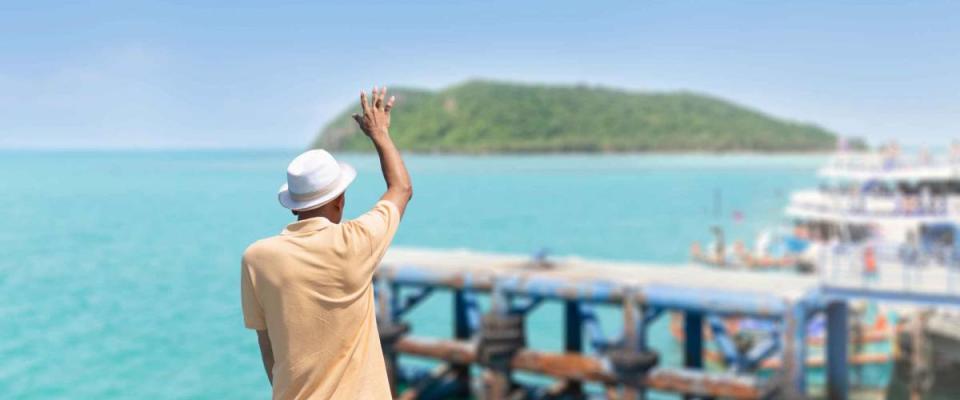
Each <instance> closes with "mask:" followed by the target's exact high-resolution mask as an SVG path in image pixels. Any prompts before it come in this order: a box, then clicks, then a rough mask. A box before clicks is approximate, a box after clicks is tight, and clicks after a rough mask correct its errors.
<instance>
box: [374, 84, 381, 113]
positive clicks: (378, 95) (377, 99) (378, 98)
mask: <svg viewBox="0 0 960 400" xmlns="http://www.w3.org/2000/svg"><path fill="white" fill-rule="evenodd" d="M373 107H374V108H376V109H378V110H382V109H383V95H382V92H381V91H379V90H377V87H376V86H374V87H373Z"/></svg>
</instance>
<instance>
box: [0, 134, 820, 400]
mask: <svg viewBox="0 0 960 400" xmlns="http://www.w3.org/2000/svg"><path fill="white" fill-rule="evenodd" d="M295 155H296V151H275V152H241V151H217V152H65V153H57V152H0V185H2V187H3V189H2V191H0V221H2V222H0V332H3V338H2V339H0V393H3V394H2V395H0V397H3V398H16V399H46V398H74V399H83V398H151V399H179V398H192V399H226V398H229V399H244V398H250V399H264V398H268V397H269V388H268V384H267V382H266V379H265V378H264V375H263V371H262V368H261V366H260V360H259V355H258V352H257V347H256V341H255V335H254V334H252V333H251V332H249V331H246V330H244V329H243V327H242V321H241V316H240V309H239V304H238V302H239V293H238V291H239V289H238V287H239V286H238V284H239V258H240V254H241V253H242V251H243V249H244V248H245V247H246V245H247V244H249V243H250V242H252V241H253V240H255V239H257V238H260V237H263V236H267V235H272V234H275V233H277V232H279V231H280V229H282V228H283V226H284V225H285V224H286V223H287V222H288V221H290V220H291V215H290V214H289V213H288V212H286V211H284V210H283V209H281V208H280V206H279V205H278V204H277V201H276V190H277V188H278V187H279V186H280V184H281V183H282V181H283V179H284V168H285V166H286V163H287V162H288V161H289V159H291V158H292V157H293V156H295ZM346 159H347V160H348V161H349V162H352V163H353V164H354V165H356V166H357V169H358V171H359V173H360V175H359V178H358V179H357V181H356V183H355V184H354V185H353V186H352V187H351V189H350V190H349V191H348V193H347V214H348V216H356V215H358V214H360V213H361V212H363V211H364V210H365V207H369V206H370V205H372V204H373V202H374V201H375V200H376V198H377V197H378V196H379V195H380V192H381V191H382V189H383V187H384V185H383V182H382V180H381V178H380V176H379V167H378V165H377V164H376V159H375V158H374V157H371V156H348V157H346ZM822 161H823V160H822V158H819V157H806V156H796V157H793V156H790V157H787V156H778V157H767V156H725V157H716V156H636V155H624V156H536V157H531V156H504V157H459V156H417V157H409V158H408V165H409V167H410V168H411V173H412V175H413V178H414V186H415V188H416V189H415V190H416V195H415V198H414V200H413V202H412V203H411V206H410V208H409V209H408V214H407V216H406V217H405V219H404V222H403V224H402V225H401V228H400V233H399V234H398V235H397V238H396V242H395V243H396V244H398V245H408V246H424V247H443V248H460V247H463V248H473V249H481V250H490V251H505V252H519V253H532V252H534V251H536V250H538V249H541V248H547V249H550V251H551V253H553V254H576V255H580V256H585V257H594V258H606V259H622V260H645V261H654V262H663V263H670V262H680V261H684V260H685V259H686V253H687V249H688V246H689V243H690V242H691V241H693V240H704V239H708V233H707V227H708V226H709V225H711V224H715V223H723V224H724V225H726V226H727V229H728V231H729V232H731V233H730V236H733V237H746V236H747V235H748V233H750V232H755V231H756V230H758V229H759V228H760V227H762V226H765V225H769V224H772V223H777V222H779V221H781V217H780V212H781V209H782V207H783V205H784V203H785V201H786V196H788V194H789V191H791V190H793V189H796V188H800V187H804V186H810V185H813V184H815V182H816V180H815V177H814V171H815V169H816V167H817V166H818V165H819V164H820V163H821V162H822ZM718 193H719V196H718ZM717 197H719V198H720V200H721V201H720V203H721V206H720V212H719V213H717V212H716V209H717V207H716V201H715V198H717ZM737 211H739V212H740V213H742V215H743V219H742V220H741V221H740V222H735V221H734V219H733V218H732V217H731V215H732V214H733V213H735V212H737ZM718 214H719V215H718ZM445 304H447V302H445V301H444V299H443V298H442V296H441V297H437V298H436V299H433V300H432V301H430V302H428V303H427V304H425V305H423V308H422V309H419V310H417V311H416V312H415V313H414V315H413V318H414V319H415V331H416V332H417V333H418V334H425V335H446V334H448V333H449V330H450V329H449V326H448V324H449V322H448V321H446V320H443V319H441V318H438V317H437V316H436V315H441V313H442V311H443V310H442V308H444V305H445ZM428 314H430V315H431V316H432V317H431V318H427V315H428ZM443 315H445V314H443ZM558 321H559V308H558V307H553V306H545V307H544V308H542V309H540V310H538V311H537V312H536V313H535V314H534V315H533V316H532V320H531V321H530V329H531V334H532V335H533V337H532V338H531V340H532V342H533V343H534V344H536V345H539V346H542V347H546V348H558V347H559V343H560V338H559V337H556V332H557V329H556V326H557V325H556V323H557V322H558ZM614 329H617V327H615V326H611V327H610V328H609V330H610V331H613V330H614ZM653 340H654V342H655V344H656V346H657V347H658V348H661V349H662V350H664V351H666V352H668V353H669V347H670V346H671V345H672V342H671V341H670V340H668V339H667V338H666V337H665V335H664V334H663V333H658V334H655V335H654V338H653ZM675 359H676V358H675V356H668V361H669V362H674V361H675Z"/></svg>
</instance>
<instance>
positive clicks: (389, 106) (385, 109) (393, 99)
mask: <svg viewBox="0 0 960 400" xmlns="http://www.w3.org/2000/svg"><path fill="white" fill-rule="evenodd" d="M396 101H397V98H396V97H395V96H390V100H387V105H386V106H383V111H386V112H390V109H391V108H393V103H395V102H396Z"/></svg>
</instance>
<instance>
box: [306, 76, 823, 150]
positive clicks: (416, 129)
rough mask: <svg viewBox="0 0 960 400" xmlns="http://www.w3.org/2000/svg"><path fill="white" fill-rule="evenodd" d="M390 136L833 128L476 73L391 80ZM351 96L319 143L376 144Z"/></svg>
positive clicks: (543, 146)
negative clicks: (427, 84) (420, 83)
mask: <svg viewBox="0 0 960 400" xmlns="http://www.w3.org/2000/svg"><path fill="white" fill-rule="evenodd" d="M391 92H392V94H394V95H396V96H397V106H396V108H395V109H394V111H393V116H392V127H391V130H390V132H391V136H392V137H393V138H394V141H395V142H396V143H397V145H398V146H399V147H400V148H401V149H404V150H413V151H420V152H455V153H487V152H565V151H571V152H573V151H577V152H626V151H638V152H642V151H662V152H682V151H711V152H712V151H718V152H719V151H758V152H779V151H815V150H829V149H831V148H833V146H834V141H835V135H834V134H833V133H831V132H829V131H826V130H824V129H822V128H820V127H817V126H815V125H812V124H806V123H798V122H793V121H787V120H783V119H779V118H774V117H772V116H769V115H766V114H764V113H761V112H759V111H756V110H752V109H749V108H746V107H743V106H740V105H737V104H733V103H731V102H728V101H725V100H722V99H719V98H716V97H710V96H705V95H701V94H695V93H689V92H670V93H656V92H650V93H647V92H629V91H623V90H614V89H609V88H598V87H588V86H547V85H520V84H509V83H498V82H488V81H470V82H466V83H463V84H459V85H455V86H452V87H448V88H446V89H443V90H440V91H436V92H434V91H425V90H416V89H399V88H398V89H391ZM354 112H359V104H358V103H352V104H350V105H349V107H347V109H346V110H344V111H343V112H342V113H341V114H340V115H339V116H337V117H336V118H335V119H334V120H333V121H331V122H330V123H329V124H328V125H327V126H326V127H325V128H324V129H323V130H322V131H321V132H320V135H319V137H318V138H317V139H316V141H315V142H314V144H313V145H314V147H322V148H326V149H330V150H350V151H368V150H372V146H371V145H370V143H369V140H367V139H366V138H365V137H364V136H363V135H362V133H361V132H360V130H359V129H358V128H357V126H356V123H355V122H354V121H353V120H352V119H351V118H350V114H352V113H354Z"/></svg>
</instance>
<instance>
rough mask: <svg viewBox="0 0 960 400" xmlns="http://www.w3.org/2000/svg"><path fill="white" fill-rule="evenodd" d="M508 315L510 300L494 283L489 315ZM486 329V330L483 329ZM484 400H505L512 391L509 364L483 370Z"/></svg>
mask: <svg viewBox="0 0 960 400" xmlns="http://www.w3.org/2000/svg"><path fill="white" fill-rule="evenodd" d="M509 313H510V298H509V296H508V295H507V294H506V293H504V291H503V288H502V287H501V284H500V282H498V281H494V284H493V288H492V289H491V291H490V314H493V315H501V316H507V315H509ZM484 329H486V328H484ZM483 373H484V375H485V376H484V379H483V381H484V399H486V400H505V399H506V398H507V396H508V395H509V394H510V390H511V389H512V382H511V381H510V375H511V368H510V363H509V362H505V363H504V362H498V363H495V364H494V365H490V366H488V367H487V368H485V370H484V372H483Z"/></svg>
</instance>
